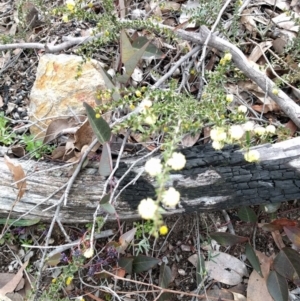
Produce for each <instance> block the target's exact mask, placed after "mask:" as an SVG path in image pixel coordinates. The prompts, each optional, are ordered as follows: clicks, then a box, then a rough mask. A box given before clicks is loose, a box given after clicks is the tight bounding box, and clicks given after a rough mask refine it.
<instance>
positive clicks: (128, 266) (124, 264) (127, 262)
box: [118, 257, 134, 274]
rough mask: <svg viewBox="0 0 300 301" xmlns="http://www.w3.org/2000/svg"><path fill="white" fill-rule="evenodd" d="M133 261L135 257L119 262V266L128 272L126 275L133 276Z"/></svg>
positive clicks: (124, 258) (125, 258) (122, 259)
mask: <svg viewBox="0 0 300 301" xmlns="http://www.w3.org/2000/svg"><path fill="white" fill-rule="evenodd" d="M133 259H134V258H133V257H121V258H120V259H119V261H118V264H119V266H120V267H121V268H123V269H124V270H125V271H126V273H128V274H131V273H132V264H133Z"/></svg>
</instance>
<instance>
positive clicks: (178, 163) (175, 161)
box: [167, 152, 186, 170]
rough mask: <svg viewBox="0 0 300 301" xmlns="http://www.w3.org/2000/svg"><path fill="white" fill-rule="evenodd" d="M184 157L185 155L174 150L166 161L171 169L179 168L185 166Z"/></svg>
mask: <svg viewBox="0 0 300 301" xmlns="http://www.w3.org/2000/svg"><path fill="white" fill-rule="evenodd" d="M185 163H186V159H185V156H184V155H183V154H181V153H176V152H174V153H173V154H172V157H171V158H170V159H169V160H168V161H167V164H168V165H169V166H170V167H171V168H172V169H173V170H180V169H182V168H183V167H184V166H185Z"/></svg>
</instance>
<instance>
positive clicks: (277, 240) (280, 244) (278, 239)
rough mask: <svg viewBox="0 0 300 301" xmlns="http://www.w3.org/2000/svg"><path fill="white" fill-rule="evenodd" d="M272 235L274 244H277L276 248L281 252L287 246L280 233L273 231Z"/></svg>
mask: <svg viewBox="0 0 300 301" xmlns="http://www.w3.org/2000/svg"><path fill="white" fill-rule="evenodd" d="M271 233H272V236H273V239H274V242H275V244H276V246H277V247H278V249H279V250H281V249H283V248H284V247H285V244H284V242H283V240H282V237H281V235H280V232H279V231H278V230H275V231H272V232H271Z"/></svg>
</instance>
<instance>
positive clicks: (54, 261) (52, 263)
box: [47, 253, 61, 267]
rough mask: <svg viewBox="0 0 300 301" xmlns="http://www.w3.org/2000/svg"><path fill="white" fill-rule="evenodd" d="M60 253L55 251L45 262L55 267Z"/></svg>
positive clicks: (58, 261)
mask: <svg viewBox="0 0 300 301" xmlns="http://www.w3.org/2000/svg"><path fill="white" fill-rule="evenodd" d="M60 259H61V254H60V253H57V254H55V255H53V256H52V257H50V258H49V259H48V260H47V263H48V264H49V265H51V266H52V267H56V266H57V265H58V264H59V263H60Z"/></svg>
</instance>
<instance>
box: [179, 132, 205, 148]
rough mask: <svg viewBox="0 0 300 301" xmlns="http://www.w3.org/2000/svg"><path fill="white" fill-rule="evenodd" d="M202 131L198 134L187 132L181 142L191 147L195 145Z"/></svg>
mask: <svg viewBox="0 0 300 301" xmlns="http://www.w3.org/2000/svg"><path fill="white" fill-rule="evenodd" d="M200 135H201V133H198V134H196V135H191V134H187V135H185V136H184V137H183V138H182V139H181V143H182V145H183V146H185V147H191V146H193V145H195V143H196V142H197V141H198V139H199V137H200Z"/></svg>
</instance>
